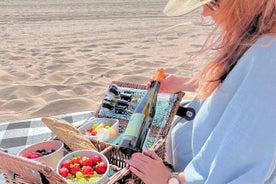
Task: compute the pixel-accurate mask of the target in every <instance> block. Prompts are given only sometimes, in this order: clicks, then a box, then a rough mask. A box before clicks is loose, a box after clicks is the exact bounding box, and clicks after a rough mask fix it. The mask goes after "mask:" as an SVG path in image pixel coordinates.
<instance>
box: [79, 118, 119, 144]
mask: <svg viewBox="0 0 276 184" xmlns="http://www.w3.org/2000/svg"><path fill="white" fill-rule="evenodd" d="M79 130H80V131H81V132H82V134H83V135H84V136H85V137H87V138H89V139H96V140H99V141H103V142H111V141H112V140H113V139H115V138H116V137H117V136H118V133H119V120H118V119H111V118H93V119H91V120H89V121H88V122H86V123H85V124H84V125H82V126H81V127H80V128H79Z"/></svg>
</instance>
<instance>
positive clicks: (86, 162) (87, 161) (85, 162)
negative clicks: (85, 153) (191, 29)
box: [81, 157, 93, 166]
mask: <svg viewBox="0 0 276 184" xmlns="http://www.w3.org/2000/svg"><path fill="white" fill-rule="evenodd" d="M81 164H82V165H83V166H92V165H93V160H92V158H88V157H83V158H82V160H81Z"/></svg>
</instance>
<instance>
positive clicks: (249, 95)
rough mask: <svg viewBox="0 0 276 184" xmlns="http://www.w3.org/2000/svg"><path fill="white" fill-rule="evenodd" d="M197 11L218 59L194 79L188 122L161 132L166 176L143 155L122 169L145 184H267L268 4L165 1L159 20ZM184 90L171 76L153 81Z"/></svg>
mask: <svg viewBox="0 0 276 184" xmlns="http://www.w3.org/2000/svg"><path fill="white" fill-rule="evenodd" d="M199 6H203V13H202V14H203V16H211V17H212V18H213V19H214V21H215V22H216V24H217V28H216V30H218V32H219V33H220V34H219V39H217V41H216V42H214V43H212V44H211V45H210V46H209V48H212V49H214V48H215V49H216V50H217V53H218V54H217V56H216V57H215V58H214V60H212V61H210V62H209V63H208V64H207V65H206V66H205V68H204V69H203V70H202V71H201V73H200V75H199V78H198V79H197V82H198V83H197V84H198V97H197V98H196V99H195V100H193V101H192V102H191V103H190V106H191V107H193V108H195V109H197V114H196V117H195V119H194V120H193V121H184V120H183V119H181V118H179V117H176V118H175V120H174V122H173V125H172V128H171V130H170V132H169V135H168V139H167V145H166V146H167V152H168V157H169V161H170V162H171V163H172V165H173V172H172V171H170V170H168V169H167V168H166V167H165V166H164V165H163V163H162V160H161V159H160V158H159V157H158V156H157V155H156V154H155V153H154V152H153V151H151V150H149V151H146V152H144V153H135V154H133V155H132V157H131V159H130V160H127V161H126V162H127V163H128V164H129V165H130V170H131V172H133V173H134V174H136V175H137V176H138V177H139V178H141V179H142V180H143V181H144V182H145V183H146V184H154V183H156V184H162V183H164V184H165V183H170V184H172V183H181V184H184V183H186V184H191V183H192V184H201V183H206V184H207V183H208V184H209V183H210V184H224V183H231V184H247V183H249V184H253V183H258V184H260V183H274V182H276V179H275V176H276V98H275V94H276V23H275V19H276V13H275V12H276V1H275V0H217V1H210V0H205V1H198V2H196V0H184V2H183V0H170V1H169V2H168V4H167V6H166V8H165V13H166V14H167V15H169V16H179V15H183V14H185V13H188V12H190V11H192V10H194V9H195V8H198V7H199ZM210 40H215V39H210ZM205 50H206V49H205ZM180 82H181V83H182V85H179V84H180ZM187 87H188V88H191V86H189V85H188V83H187V82H186V79H185V78H182V77H179V76H175V75H169V74H168V75H167V76H166V78H165V79H163V80H161V91H163V92H177V91H179V90H186V89H187Z"/></svg>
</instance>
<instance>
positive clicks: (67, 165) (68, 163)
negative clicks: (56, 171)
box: [61, 160, 71, 169]
mask: <svg viewBox="0 0 276 184" xmlns="http://www.w3.org/2000/svg"><path fill="white" fill-rule="evenodd" d="M70 165H71V161H70V160H65V161H63V162H61V167H65V168H67V169H70Z"/></svg>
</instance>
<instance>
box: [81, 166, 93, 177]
mask: <svg viewBox="0 0 276 184" xmlns="http://www.w3.org/2000/svg"><path fill="white" fill-rule="evenodd" d="M82 174H83V175H84V176H91V175H93V174H94V170H93V168H92V167H91V166H84V167H83V168H82Z"/></svg>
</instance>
